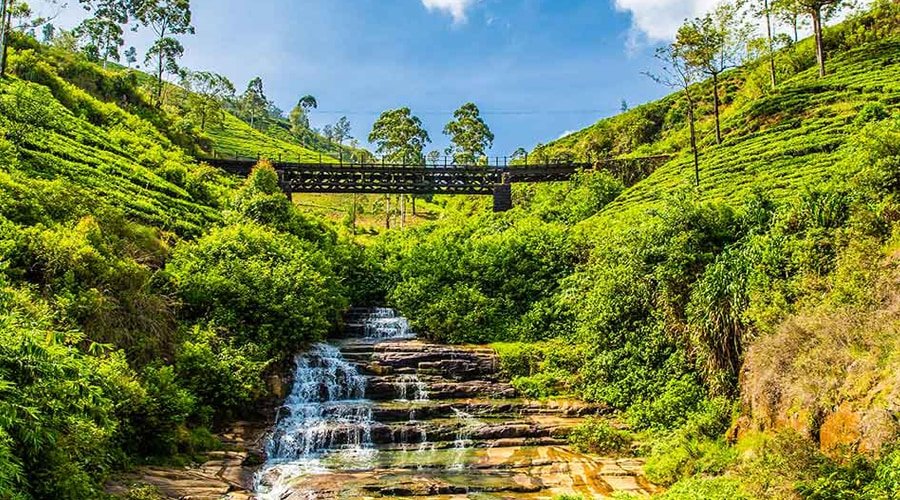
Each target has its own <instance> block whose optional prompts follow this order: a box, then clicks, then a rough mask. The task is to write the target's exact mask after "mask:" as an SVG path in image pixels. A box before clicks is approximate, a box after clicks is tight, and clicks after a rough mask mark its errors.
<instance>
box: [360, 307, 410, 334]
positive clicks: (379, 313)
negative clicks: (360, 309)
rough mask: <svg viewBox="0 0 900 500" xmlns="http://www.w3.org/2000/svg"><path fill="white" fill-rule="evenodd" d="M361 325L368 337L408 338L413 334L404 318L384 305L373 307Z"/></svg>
mask: <svg viewBox="0 0 900 500" xmlns="http://www.w3.org/2000/svg"><path fill="white" fill-rule="evenodd" d="M363 325H364V329H363V333H364V335H365V337H366V338H369V339H409V338H413V337H414V336H415V335H413V333H412V330H410V328H409V321H407V319H406V318H404V317H402V316H399V315H398V314H397V312H396V311H394V310H393V309H388V308H384V307H378V308H375V309H373V310H372V311H371V312H370V313H369V314H368V315H367V316H366V317H365V319H364V322H363Z"/></svg>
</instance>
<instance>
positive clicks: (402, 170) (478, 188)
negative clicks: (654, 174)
mask: <svg viewBox="0 0 900 500" xmlns="http://www.w3.org/2000/svg"><path fill="white" fill-rule="evenodd" d="M205 161H206V162H207V163H209V164H210V165H212V166H214V167H217V168H220V169H222V170H225V171H227V172H230V173H233V174H236V175H242V176H246V175H249V174H250V171H251V170H252V169H253V167H254V165H255V164H256V163H257V162H256V161H255V160H245V159H236V160H235V159H221V158H217V159H209V160H205ZM273 166H274V168H275V170H276V171H277V172H278V175H279V177H280V178H281V182H282V185H283V187H284V189H285V191H290V192H294V193H373V194H480V195H490V194H493V193H494V187H495V186H496V185H498V184H504V183H515V182H561V181H567V180H569V179H571V178H572V176H573V175H575V174H576V173H577V172H579V171H581V170H584V169H590V168H592V167H593V165H591V164H588V163H554V164H548V165H528V166H521V167H516V166H514V167H500V168H497V167H488V166H469V165H460V166H436V167H431V166H423V165H385V164H381V163H371V164H353V165H346V164H345V165H339V164H327V163H275V164H274V165H273Z"/></svg>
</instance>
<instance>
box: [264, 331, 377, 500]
mask: <svg viewBox="0 0 900 500" xmlns="http://www.w3.org/2000/svg"><path fill="white" fill-rule="evenodd" d="M295 363H296V368H295V369H294V385H293V388H292V390H291V394H290V395H289V396H288V398H287V400H286V401H285V403H284V406H283V407H282V408H281V409H280V410H279V415H278V419H277V423H276V425H275V429H274V430H273V432H272V435H271V436H270V438H269V441H268V443H267V446H266V455H267V457H268V460H267V462H266V465H265V466H264V467H263V469H262V470H261V471H260V472H259V473H258V474H257V478H256V479H257V481H256V483H257V484H256V491H257V493H258V494H259V495H260V498H262V499H269V498H271V499H280V498H281V497H282V496H283V494H284V493H286V492H287V491H289V488H287V486H286V485H285V484H284V482H285V481H286V480H287V479H289V478H291V477H296V476H298V475H301V474H305V473H316V472H323V471H324V470H326V468H325V466H324V465H323V464H322V459H323V458H325V457H326V455H336V457H331V458H336V459H338V460H340V461H341V462H345V463H348V464H354V466H356V467H365V466H366V465H367V463H368V462H369V461H370V460H371V459H372V457H373V456H374V453H375V450H374V447H373V446H372V439H371V428H372V423H373V422H372V408H371V403H369V402H368V401H366V400H365V399H364V398H365V394H366V378H365V377H364V376H362V375H360V374H359V371H358V370H357V369H356V367H355V366H353V365H352V364H350V363H349V362H347V360H345V359H344V357H343V356H342V355H341V352H340V351H339V350H338V349H337V348H336V347H334V346H331V345H328V344H317V345H315V346H314V347H313V348H312V349H311V350H310V351H309V352H308V353H306V354H303V355H300V356H297V357H296V358H295Z"/></svg>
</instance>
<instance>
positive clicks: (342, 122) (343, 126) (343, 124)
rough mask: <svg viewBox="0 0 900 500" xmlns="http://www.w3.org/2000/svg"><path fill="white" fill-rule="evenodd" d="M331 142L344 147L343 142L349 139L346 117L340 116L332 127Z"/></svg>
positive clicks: (348, 126)
mask: <svg viewBox="0 0 900 500" xmlns="http://www.w3.org/2000/svg"><path fill="white" fill-rule="evenodd" d="M331 131H332V140H334V142H336V143H338V144H340V145H342V146H343V145H344V141H345V140H346V139H347V138H348V137H350V120H348V119H347V117H346V116H342V117H341V118H340V119H339V120H338V121H337V122H336V123H335V124H334V125H333V126H332V127H331Z"/></svg>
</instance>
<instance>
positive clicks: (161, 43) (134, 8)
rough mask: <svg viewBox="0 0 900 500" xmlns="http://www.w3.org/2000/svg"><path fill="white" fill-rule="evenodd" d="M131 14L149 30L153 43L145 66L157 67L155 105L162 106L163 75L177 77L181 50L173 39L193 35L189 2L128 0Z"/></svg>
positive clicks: (176, 0)
mask: <svg viewBox="0 0 900 500" xmlns="http://www.w3.org/2000/svg"><path fill="white" fill-rule="evenodd" d="M131 14H132V15H133V16H134V18H135V19H137V20H138V21H139V22H140V23H141V24H142V25H143V26H146V27H148V28H150V29H151V30H152V31H153V33H154V34H155V35H156V41H155V42H154V43H153V45H151V46H150V50H148V51H147V56H146V58H145V61H144V63H145V64H149V63H150V62H151V61H154V62H155V63H156V104H157V105H159V104H161V103H162V90H163V76H165V72H166V71H168V72H170V73H177V70H178V63H177V60H178V58H180V57H181V56H182V55H184V47H183V46H182V45H181V42H179V41H178V40H177V39H175V38H173V37H174V36H175V35H184V34H193V33H194V27H193V26H192V25H191V2H190V0H131Z"/></svg>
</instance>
